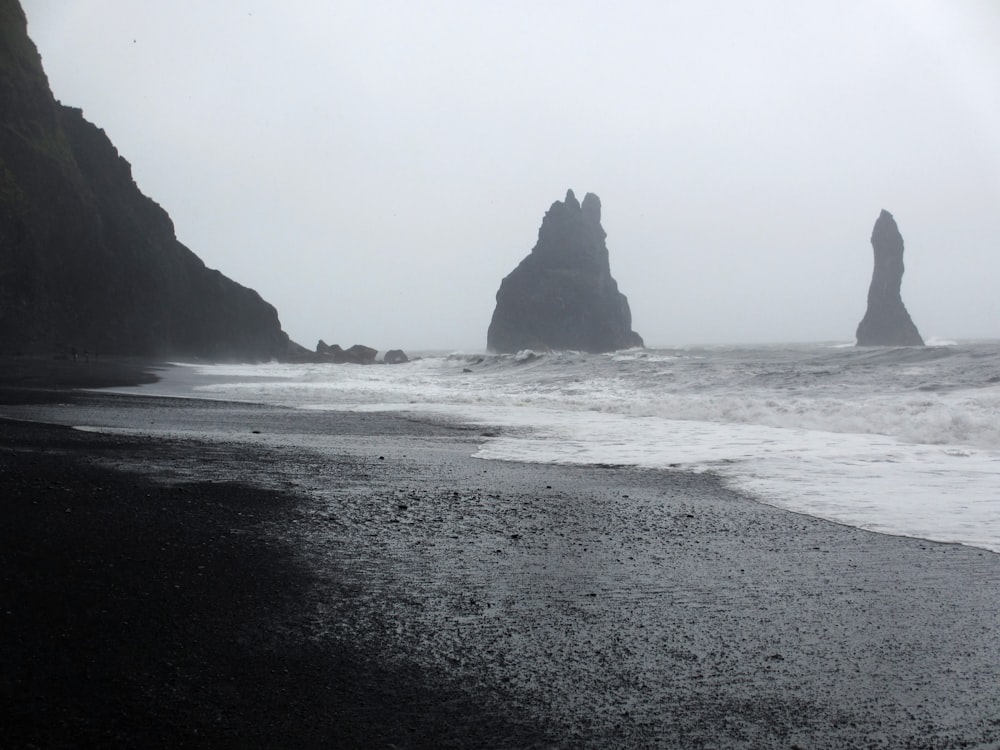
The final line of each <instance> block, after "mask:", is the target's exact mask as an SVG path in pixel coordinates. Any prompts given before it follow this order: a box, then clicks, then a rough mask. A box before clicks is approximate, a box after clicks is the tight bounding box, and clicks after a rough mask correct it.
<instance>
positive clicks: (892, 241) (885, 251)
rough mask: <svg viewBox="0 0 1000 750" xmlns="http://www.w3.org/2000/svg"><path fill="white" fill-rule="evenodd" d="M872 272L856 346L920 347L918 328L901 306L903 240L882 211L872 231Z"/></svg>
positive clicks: (920, 340)
mask: <svg viewBox="0 0 1000 750" xmlns="http://www.w3.org/2000/svg"><path fill="white" fill-rule="evenodd" d="M872 250H873V251H874V254H875V269H874V271H873V272H872V281H871V285H870V286H869V287H868V309H867V310H866V311H865V317H864V318H863V319H862V320H861V323H859V324H858V331H857V337H858V346H923V345H924V340H923V338H921V336H920V333H919V331H917V327H916V326H915V325H914V324H913V320H911V319H910V314H909V313H908V312H907V311H906V306H905V305H903V299H902V296H901V295H900V287H901V286H902V283H903V271H904V267H903V237H902V235H901V234H900V233H899V228H898V227H897V226H896V220H895V219H893V218H892V214H890V213H889V212H888V211H886V210H885V209H882V212H881V213H880V214H879V217H878V219H877V220H876V221H875V226H874V228H873V229H872Z"/></svg>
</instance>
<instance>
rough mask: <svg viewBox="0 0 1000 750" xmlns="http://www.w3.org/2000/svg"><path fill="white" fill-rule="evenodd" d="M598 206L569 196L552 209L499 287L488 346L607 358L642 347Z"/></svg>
mask: <svg viewBox="0 0 1000 750" xmlns="http://www.w3.org/2000/svg"><path fill="white" fill-rule="evenodd" d="M606 236H607V234H606V233H605V231H604V229H603V227H601V201H600V199H599V198H598V197H597V196H596V195H594V194H593V193H587V195H586V196H585V197H584V199H583V205H581V204H580V202H579V201H577V199H576V196H575V195H574V194H573V191H572V190H569V191H567V192H566V200H565V201H562V202H560V201H556V202H555V203H553V204H552V207H551V208H549V210H548V213H546V214H545V218H544V219H542V226H541V228H540V229H539V230H538V242H537V243H536V244H535V247H534V248H533V249H532V251H531V254H530V255H528V256H527V257H526V258H524V260H522V261H521V263H520V264H519V265H518V266H517V268H515V269H514V270H513V271H512V272H511V273H510V274H509V275H508V276H507V277H506V278H505V279H504V280H503V281H502V282H501V284H500V290H499V291H498V292H497V305H496V308H495V309H494V311H493V319H492V320H491V322H490V327H489V331H488V333H487V338H486V345H487V347H488V348H489V349H490V350H491V351H495V352H500V353H514V352H518V351H521V350H522V349H535V350H541V351H544V350H549V349H559V350H567V349H570V350H578V351H587V352H609V351H615V350H617V349H628V348H630V347H634V346H642V345H643V343H642V338H641V337H640V336H639V334H637V333H636V332H635V331H633V330H632V313H631V311H630V310H629V306H628V299H627V298H626V297H625V295H624V294H622V293H621V292H619V291H618V284H617V282H615V280H614V279H613V278H612V277H611V269H610V264H609V261H608V248H607V246H606V245H605V242H604V238H605V237H606Z"/></svg>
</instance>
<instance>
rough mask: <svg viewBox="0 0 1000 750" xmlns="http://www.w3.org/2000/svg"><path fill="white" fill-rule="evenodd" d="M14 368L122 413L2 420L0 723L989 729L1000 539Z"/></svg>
mask: <svg viewBox="0 0 1000 750" xmlns="http://www.w3.org/2000/svg"><path fill="white" fill-rule="evenodd" d="M3 382H4V378H3V377H2V375H0V396H2V398H0V402H2V403H4V404H6V405H4V406H0V416H2V415H6V416H12V417H15V418H18V419H35V420H42V421H49V422H57V423H61V424H78V425H103V426H105V427H118V428H130V430H132V431H130V432H128V433H115V434H100V433H94V432H83V431H79V430H69V429H65V428H62V427H51V426H44V425H38V424H32V423H27V422H9V421H0V486H2V487H3V491H2V496H3V498H4V499H3V500H2V501H0V507H2V508H3V511H2V516H0V563H2V567H0V570H2V588H0V592H2V601H0V623H2V624H0V628H2V629H0V643H2V646H0V649H2V651H0V655H2V670H0V702H2V703H3V705H4V706H5V707H9V710H7V711H6V713H7V714H8V715H9V716H10V717H12V718H7V719H4V720H3V721H4V726H3V727H2V729H3V737H4V740H3V742H2V743H0V744H3V745H5V746H7V745H10V746H13V747H19V746H31V745H36V746H40V747H70V746H79V745H93V746H122V747H124V746H131V747H150V746H160V747H175V746H192V745H204V746H241V747H242V746H251V747H253V746H256V747H301V746H312V747H323V746H326V747H390V746H395V747H441V746H450V747H532V746H535V747H567V748H569V747H592V748H606V747H719V748H730V747H746V748H757V747H765V748H766V747H775V748H777V747H783V748H789V747H794V746H799V747H802V748H823V747H829V748H841V747H921V748H949V747H956V748H958V747H990V746H994V743H996V742H998V741H1000V709H998V706H1000V645H998V639H997V634H998V625H1000V555H996V554H993V553H989V552H985V551H982V550H978V549H973V548H967V547H960V546H956V545H942V544H935V543H931V542H925V541H922V540H916V539H906V538H896V537H887V536H881V535H877V534H872V533H867V532H863V531H859V530H855V529H851V528H847V527H843V526H838V525H836V524H831V523H828V522H824V521H819V520H816V519H812V518H809V517H806V516H800V515H796V514H791V513H787V512H784V511H781V510H778V509H775V508H771V507H768V506H765V505H761V504H759V503H756V502H753V501H752V500H749V499H747V498H745V497H743V496H741V495H739V494H736V493H733V492H730V491H728V490H726V489H725V488H723V487H722V486H720V485H719V484H718V482H717V481H716V480H715V479H714V478H712V477H710V476H703V475H702V476H695V475H689V474H683V473H669V472H650V471H639V470H628V469H621V468H614V467H607V468H598V467H595V468H580V467H575V468H574V467H557V466H533V465H519V464H509V463H502V462H484V461H478V460H476V459H471V458H469V457H468V456H469V454H470V453H472V452H473V451H474V449H475V445H476V443H477V442H478V441H479V440H481V439H482V438H481V437H480V435H479V433H478V432H477V431H475V430H467V429H461V428H458V427H448V426H444V425H433V424H427V423H424V422H420V421H416V420H411V419H406V418H404V417H400V416H390V415H371V414H339V413H321V412H295V411H290V410H282V409H273V408H263V407H256V406H248V405H233V404H223V403H209V402H196V401H188V400H180V399H155V398H143V397H135V396H114V395H110V396H109V395H103V394H101V395H96V394H87V393H68V392H54V393H53V392H50V393H49V396H51V397H46V398H39V397H38V393H39V392H38V391H32V392H31V394H33V395H31V397H30V400H32V401H35V402H36V403H35V404H34V405H30V406H18V405H17V402H18V400H19V399H18V395H17V394H18V393H19V392H20V391H19V390H18V388H13V389H12V388H10V387H7V388H5V387H4V385H3ZM7 382H8V383H9V379H8V381H7ZM33 385H35V386H37V385H38V383H34V384H33ZM26 398H27V396H26ZM21 400H22V401H23V400H25V399H21ZM37 402H41V403H37ZM142 432H148V433H150V435H152V436H151V437H149V436H144V435H143V434H139V433H142Z"/></svg>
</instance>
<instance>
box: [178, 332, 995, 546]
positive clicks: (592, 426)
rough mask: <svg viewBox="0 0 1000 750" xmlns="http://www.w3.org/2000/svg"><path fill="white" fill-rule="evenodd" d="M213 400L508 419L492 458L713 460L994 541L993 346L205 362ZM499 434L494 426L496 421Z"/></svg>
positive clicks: (845, 506) (783, 500)
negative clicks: (371, 363)
mask: <svg viewBox="0 0 1000 750" xmlns="http://www.w3.org/2000/svg"><path fill="white" fill-rule="evenodd" d="M200 371H201V372H202V373H203V374H205V375H210V376H211V379H212V380H213V381H216V382H213V383H212V384H210V385H202V386H197V387H196V393H197V394H198V395H202V396H205V397H211V398H231V399H239V400H249V401H261V402H266V403H273V404H283V405H288V406H293V407H297V408H306V409H340V410H344V409H346V410H354V411H366V410H396V411H412V412H422V413H430V414H433V415H437V416H443V417H447V418H451V419H457V420H461V421H464V422H470V423H475V424H482V425H484V426H487V425H494V426H500V427H502V428H503V429H501V430H499V431H497V434H496V436H493V437H485V438H484V443H483V445H482V446H481V448H480V449H479V451H478V453H477V454H476V455H477V456H479V457H480V458H483V459H497V460H514V461H534V462H551V463H579V464H622V465H634V466H641V467H648V468H657V469H668V470H669V469H675V470H686V471H698V472H700V471H712V472H715V473H718V474H720V475H721V476H723V477H725V478H726V479H727V480H728V481H729V482H730V483H731V484H732V485H733V486H735V487H737V488H740V489H743V490H745V491H747V492H750V493H751V494H753V495H754V496H755V497H756V498H758V499H759V500H761V501H762V502H767V503H772V504H775V505H779V506H781V507H785V508H788V509H790V510H795V511H801V512H805V513H809V514H811V515H816V516H819V517H822V518H827V519H830V520H835V521H838V522H842V523H846V524H851V525H855V526H859V527H862V528H866V529H871V530H874V531H880V532H885V533H892V534H904V535H909V536H916V537H923V538H927V539H933V540H938V541H948V542H960V543H963V544H970V545H974V546H980V547H983V548H985V549H990V550H993V551H998V552H1000V420H998V419H997V415H998V414H1000V343H997V342H980V343H960V344H948V345H932V346H928V347H925V348H899V349H889V348H871V349H865V348H857V347H853V346H844V345H835V344H817V345H796V346H766V347H687V348H673V349H643V350H628V351H624V352H618V353H614V354H606V355H593V354H583V353H577V352H557V353H551V354H540V353H535V352H521V353H519V354H517V355H505V356H493V355H484V354H463V353H453V354H437V355H430V356H425V357H423V358H421V359H419V360H417V361H414V362H411V363H409V364H406V365H400V366H391V367H389V366H385V367H378V366H376V367H358V366H350V365H345V366H329V365H279V364H271V365H257V366H243V365H240V366H223V365H215V366H208V367H202V368H200ZM491 434H492V433H491Z"/></svg>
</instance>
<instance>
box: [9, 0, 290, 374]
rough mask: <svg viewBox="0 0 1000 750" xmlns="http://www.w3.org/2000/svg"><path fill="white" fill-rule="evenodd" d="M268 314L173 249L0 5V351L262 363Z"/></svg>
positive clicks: (115, 158) (272, 328)
mask: <svg viewBox="0 0 1000 750" xmlns="http://www.w3.org/2000/svg"><path fill="white" fill-rule="evenodd" d="M288 346H289V342H288V336H287V334H285V333H284V332H283V331H282V329H281V325H280V323H279V321H278V315H277V312H276V311H275V309H274V307H272V306H271V305H270V304H268V303H267V302H265V301H264V300H263V299H261V297H260V295H258V294H257V292H255V291H254V290H252V289H248V288H246V287H244V286H241V285H240V284H238V283H236V282H234V281H232V280H231V279H229V278H227V277H225V276H223V275H222V274H221V273H220V272H219V271H215V270H212V269H210V268H207V267H206V266H205V264H204V263H203V262H202V261H201V260H200V259H199V258H198V257H197V256H196V255H195V254H194V253H193V252H191V251H190V250H189V249H188V248H187V247H185V246H184V245H182V244H181V243H180V242H178V241H177V238H176V236H175V234H174V227H173V223H172V222H171V220H170V217H169V216H168V215H167V213H166V212H165V211H164V210H163V209H162V208H161V207H160V206H159V205H157V204H156V203H155V202H153V201H152V200H150V199H149V198H147V197H146V196H145V195H143V194H142V193H141V192H140V191H139V188H138V187H137V186H136V184H135V182H134V181H133V179H132V170H131V166H130V165H129V163H128V162H127V161H125V159H124V158H122V157H121V156H120V155H119V154H118V151H117V150H116V149H115V147H114V145H113V144H112V143H111V141H110V140H109V139H108V137H107V135H106V134H105V133H104V131H103V130H101V129H99V128H97V127H96V126H94V125H92V124H91V123H89V122H88V121H87V120H85V119H84V117H83V113H82V112H81V110H79V109H74V108H72V107H67V106H64V105H62V104H60V103H59V102H57V101H56V100H55V98H54V97H53V95H52V92H51V90H50V88H49V84H48V79H47V78H46V76H45V73H44V71H43V69H42V63H41V58H40V57H39V54H38V51H37V50H36V48H35V45H34V44H33V43H32V42H31V40H30V39H29V38H28V34H27V22H26V19H25V15H24V12H23V11H22V9H21V7H20V5H19V4H18V3H17V0H0V351H7V352H39V353H47V352H51V351H53V350H57V349H58V348H60V347H62V348H65V349H66V350H69V349H70V347H72V348H74V349H77V350H79V351H84V350H89V351H90V352H100V353H102V354H134V355H157V356H160V355H186V356H197V357H205V358H211V359H239V360H264V359H270V358H273V357H282V356H284V355H285V354H286V353H287V351H288Z"/></svg>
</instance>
